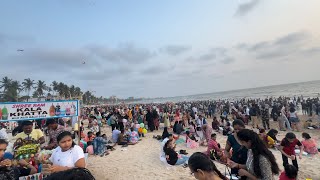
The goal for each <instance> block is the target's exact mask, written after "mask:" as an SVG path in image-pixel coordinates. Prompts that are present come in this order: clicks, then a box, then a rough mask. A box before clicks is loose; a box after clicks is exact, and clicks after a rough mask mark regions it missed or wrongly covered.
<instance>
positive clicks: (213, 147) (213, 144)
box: [205, 133, 222, 157]
mask: <svg viewBox="0 0 320 180" xmlns="http://www.w3.org/2000/svg"><path fill="white" fill-rule="evenodd" d="M216 139H217V135H216V134H215V133H213V134H211V138H210V140H209V141H208V149H207V151H206V152H205V154H206V155H207V156H209V157H210V152H211V151H213V152H214V153H215V154H216V153H220V154H221V152H222V151H221V149H220V144H219V143H218V142H217V141H216Z"/></svg>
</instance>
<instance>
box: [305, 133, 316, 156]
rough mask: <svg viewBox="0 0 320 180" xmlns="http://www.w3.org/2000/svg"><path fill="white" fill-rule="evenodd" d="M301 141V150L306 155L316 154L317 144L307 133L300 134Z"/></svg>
mask: <svg viewBox="0 0 320 180" xmlns="http://www.w3.org/2000/svg"><path fill="white" fill-rule="evenodd" d="M302 138H304V140H303V141H301V144H302V145H303V150H304V151H305V152H307V153H308V154H318V153H319V152H318V148H317V142H316V140H314V139H312V138H311V136H310V135H309V134H308V133H302Z"/></svg>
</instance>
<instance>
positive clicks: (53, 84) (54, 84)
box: [51, 81, 59, 95]
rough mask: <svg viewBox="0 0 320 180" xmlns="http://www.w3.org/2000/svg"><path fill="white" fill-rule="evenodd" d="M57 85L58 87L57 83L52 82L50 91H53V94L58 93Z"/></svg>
mask: <svg viewBox="0 0 320 180" xmlns="http://www.w3.org/2000/svg"><path fill="white" fill-rule="evenodd" d="M58 85H59V83H58V82H57V81H53V82H52V84H51V86H52V90H53V92H54V93H55V92H58ZM54 95H55V94H54Z"/></svg>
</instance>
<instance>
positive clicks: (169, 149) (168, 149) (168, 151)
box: [163, 140, 189, 165]
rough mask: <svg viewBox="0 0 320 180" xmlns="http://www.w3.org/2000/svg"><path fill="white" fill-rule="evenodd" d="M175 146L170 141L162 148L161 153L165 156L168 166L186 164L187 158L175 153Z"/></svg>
mask: <svg viewBox="0 0 320 180" xmlns="http://www.w3.org/2000/svg"><path fill="white" fill-rule="evenodd" d="M175 148H176V146H175V144H174V142H173V141H172V140H168V141H167V142H166V143H165V145H164V147H163V151H164V153H165V155H166V160H167V163H168V164H170V165H181V164H186V163H187V162H188V159H189V157H188V156H186V155H181V154H178V153H177V152H176V151H175Z"/></svg>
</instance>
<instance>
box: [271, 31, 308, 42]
mask: <svg viewBox="0 0 320 180" xmlns="http://www.w3.org/2000/svg"><path fill="white" fill-rule="evenodd" d="M310 37H311V36H310V34H309V33H307V32H305V31H299V32H294V33H290V34H288V35H286V36H283V37H280V38H278V39H277V40H276V41H275V42H274V43H273V44H274V45H287V44H296V43H302V42H305V41H306V40H307V39H309V38H310Z"/></svg>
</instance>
